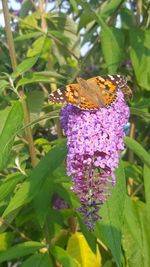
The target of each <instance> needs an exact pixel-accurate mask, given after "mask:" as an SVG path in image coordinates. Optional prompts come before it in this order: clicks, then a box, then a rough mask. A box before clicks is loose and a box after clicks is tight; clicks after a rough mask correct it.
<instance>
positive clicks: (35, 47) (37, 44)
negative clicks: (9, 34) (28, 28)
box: [27, 36, 51, 57]
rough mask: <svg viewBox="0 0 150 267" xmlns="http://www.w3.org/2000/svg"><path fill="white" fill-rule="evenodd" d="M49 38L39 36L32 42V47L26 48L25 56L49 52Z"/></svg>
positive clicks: (41, 54)
mask: <svg viewBox="0 0 150 267" xmlns="http://www.w3.org/2000/svg"><path fill="white" fill-rule="evenodd" d="M50 47H51V40H50V39H49V38H47V37H46V36H40V37H39V38H37V39H36V40H35V41H34V42H33V43H32V47H30V48H29V49H28V52H27V57H34V56H38V57H39V56H44V54H43V53H46V55H47V54H48V53H50Z"/></svg>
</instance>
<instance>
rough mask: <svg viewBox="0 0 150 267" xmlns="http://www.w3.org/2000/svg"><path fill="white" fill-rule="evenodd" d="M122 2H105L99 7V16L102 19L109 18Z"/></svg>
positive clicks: (111, 0) (119, 0) (117, 0)
mask: <svg viewBox="0 0 150 267" xmlns="http://www.w3.org/2000/svg"><path fill="white" fill-rule="evenodd" d="M121 2H122V0H107V1H105V2H104V3H102V5H101V10H100V16H102V18H103V19H106V18H108V17H109V16H111V14H112V13H114V11H115V10H116V9H117V7H118V6H119V5H120V4H121Z"/></svg>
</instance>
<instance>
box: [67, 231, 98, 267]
mask: <svg viewBox="0 0 150 267" xmlns="http://www.w3.org/2000/svg"><path fill="white" fill-rule="evenodd" d="M67 252H68V253H69V255H70V256H71V257H72V258H73V259H76V260H77V262H79V263H80V264H81V266H82V267H91V266H93V267H101V266H102V265H101V256H100V253H99V250H98V247H97V253H96V254H94V253H93V251H92V250H91V249H90V247H89V246H88V243H87V241H86V239H85V237H84V235H83V234H82V233H78V232H77V233H75V234H72V235H71V237H70V238H69V241H68V245H67Z"/></svg>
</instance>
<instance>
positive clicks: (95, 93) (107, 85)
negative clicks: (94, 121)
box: [49, 75, 132, 110]
mask: <svg viewBox="0 0 150 267" xmlns="http://www.w3.org/2000/svg"><path fill="white" fill-rule="evenodd" d="M118 90H122V92H123V93H124V94H125V95H128V96H129V95H130V94H131V93H132V92H131V89H130V88H129V87H128V86H127V81H126V78H125V77H124V76H121V75H106V76H97V77H94V78H90V79H88V80H84V79H83V78H81V77H78V78H77V83H76V84H69V85H67V86H65V87H62V88H60V89H57V90H56V91H55V92H53V93H51V94H50V95H49V100H50V101H51V102H53V103H59V104H72V105H75V106H77V107H79V108H80V109H88V110H97V109H99V108H103V107H109V106H110V105H111V104H112V103H113V102H114V101H115V100H116V97H117V91H118Z"/></svg>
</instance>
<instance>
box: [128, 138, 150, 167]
mask: <svg viewBox="0 0 150 267" xmlns="http://www.w3.org/2000/svg"><path fill="white" fill-rule="evenodd" d="M124 142H125V144H126V146H127V147H128V148H130V149H131V150H132V151H133V152H134V153H135V154H136V155H137V156H138V157H139V158H140V159H141V160H142V162H143V163H145V164H146V165H147V166H149V167H150V155H149V153H148V152H147V151H146V150H145V149H144V148H143V147H142V146H141V145H140V144H139V143H138V142H137V141H135V140H134V139H132V138H130V137H128V136H126V137H125V138H124Z"/></svg>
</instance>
